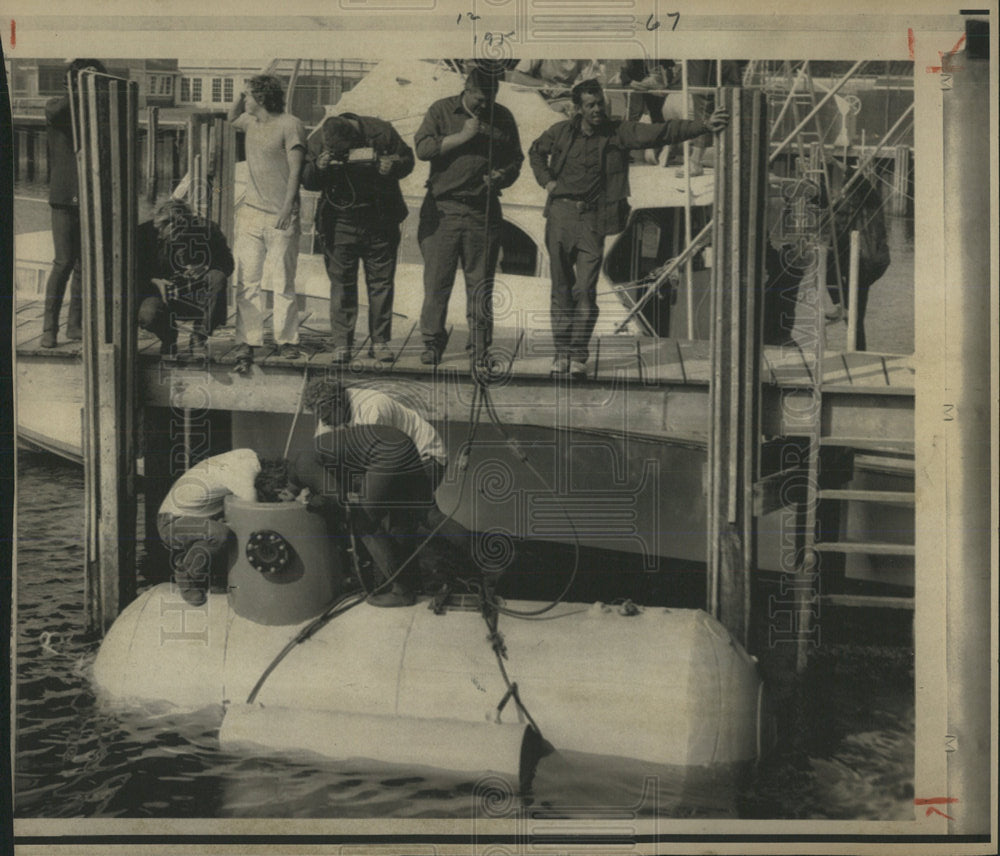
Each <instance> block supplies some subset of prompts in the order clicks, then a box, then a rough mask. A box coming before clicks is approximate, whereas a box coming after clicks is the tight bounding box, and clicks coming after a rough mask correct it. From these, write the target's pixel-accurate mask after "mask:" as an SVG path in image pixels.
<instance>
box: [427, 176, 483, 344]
mask: <svg viewBox="0 0 1000 856" xmlns="http://www.w3.org/2000/svg"><path fill="white" fill-rule="evenodd" d="M501 222H502V214H501V211H500V203H499V202H496V201H495V200H494V201H493V202H492V203H490V204H489V206H479V205H476V204H468V203H466V202H463V201H457V200H452V199H439V200H435V199H434V198H433V197H432V196H431V195H430V194H428V195H427V197H426V198H425V199H424V204H423V207H422V208H421V209H420V226H419V228H418V230H417V239H418V240H419V242H420V252H421V254H422V255H423V257H424V305H423V308H422V309H421V311H420V332H421V334H422V335H423V337H424V345H425V346H426V347H428V348H432V349H434V350H436V351H438V353H440V352H441V351H443V350H444V348H445V345H447V344H448V333H447V330H446V328H445V320H446V318H447V317H448V301H449V299H450V298H451V290H452V288H453V286H454V285H455V272H456V270H457V269H458V263H459V262H461V263H462V271H463V272H464V274H465V300H466V311H465V316H466V320H467V322H468V325H469V342H470V344H471V345H472V350H473V353H476V354H482V353H483V352H484V351H485V350H486V349H487V348H488V347H489V346H490V344H491V343H492V341H493V273H494V271H495V270H496V266H497V258H498V257H499V254H500V224H501Z"/></svg>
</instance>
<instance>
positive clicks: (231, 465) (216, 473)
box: [160, 449, 260, 517]
mask: <svg viewBox="0 0 1000 856" xmlns="http://www.w3.org/2000/svg"><path fill="white" fill-rule="evenodd" d="M259 473H260V461H259V460H258V458H257V453H256V452H255V451H254V450H253V449H234V450H233V451H232V452H224V453H223V454H221V455H215V456H214V457H211V458H206V459H205V460H204V461H200V462H199V463H197V464H195V465H194V466H193V467H191V469H189V470H188V471H187V472H186V473H184V475H182V476H181V477H180V478H179V479H177V481H176V482H174V486H173V487H172V488H170V493H168V494H167V497H166V499H164V500H163V503H162V504H161V505H160V514H176V515H178V516H180V517H214V516H215V515H217V514H221V513H222V509H223V501H224V500H225V498H226V497H227V496H229V495H230V494H233V495H234V496H238V497H239V498H240V499H245V500H247V501H248V502H256V501H257V489H256V488H255V487H254V481H255V480H256V479H257V476H258V474H259Z"/></svg>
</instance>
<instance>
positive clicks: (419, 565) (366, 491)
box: [289, 424, 478, 607]
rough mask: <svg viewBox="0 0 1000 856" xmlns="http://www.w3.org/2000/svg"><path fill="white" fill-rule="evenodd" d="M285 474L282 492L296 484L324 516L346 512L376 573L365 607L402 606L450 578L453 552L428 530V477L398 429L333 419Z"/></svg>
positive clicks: (436, 589)
mask: <svg viewBox="0 0 1000 856" xmlns="http://www.w3.org/2000/svg"><path fill="white" fill-rule="evenodd" d="M291 473H292V474H291V475H290V480H291V482H292V485H293V487H292V489H291V491H289V492H292V491H294V489H295V487H294V486H303V487H305V488H307V489H308V490H309V492H310V494H311V496H310V497H309V498H308V500H307V503H308V505H309V506H310V507H311V508H316V507H317V505H318V504H319V502H320V501H323V502H325V504H326V509H327V513H328V516H329V517H330V518H333V517H335V516H337V514H338V511H339V510H342V511H343V512H346V514H347V515H348V516H349V518H350V524H351V527H352V529H353V532H354V533H355V534H356V535H357V536H358V538H359V540H360V541H361V543H362V545H363V546H364V547H365V549H366V550H367V552H368V554H369V556H370V557H371V559H372V562H373V564H374V566H375V570H376V572H377V574H378V575H379V577H380V580H379V581H378V584H377V585H376V589H375V591H374V592H373V593H372V594H371V595H370V596H369V598H368V602H369V603H371V604H372V605H373V606H388V607H391V606H410V605H412V604H413V603H415V602H416V593H417V591H418V590H420V589H421V588H422V589H423V591H425V592H426V593H428V594H439V593H440V592H441V591H442V590H443V589H445V588H446V587H448V586H449V585H450V583H451V580H452V578H453V577H454V572H455V570H456V566H457V563H456V560H455V556H454V555H453V554H452V553H451V551H449V550H448V549H447V547H446V545H445V543H444V540H443V539H441V538H439V537H437V536H435V535H432V528H431V526H430V525H429V523H428V517H429V515H430V516H431V517H433V514H432V512H435V511H437V506H436V505H435V502H434V494H433V492H432V490H431V484H430V482H429V481H428V479H427V477H426V473H425V469H424V467H423V465H422V462H421V460H420V456H419V454H418V453H417V449H416V446H414V444H413V441H412V440H411V439H410V438H409V437H408V436H407V435H406V434H404V433H403V432H402V431H400V430H399V429H398V428H394V427H391V426H388V425H344V424H342V425H339V426H338V427H337V428H336V429H335V430H333V431H330V432H328V433H326V434H324V435H323V436H322V438H321V441H320V442H318V443H317V448H316V450H315V451H310V452H302V453H300V454H299V455H298V456H297V457H295V458H294V459H293V461H292V465H291ZM299 498H300V500H301V496H300V497H299ZM320 498H322V500H320ZM437 514H438V515H440V512H437ZM428 536H430V537H428ZM477 573H478V572H477Z"/></svg>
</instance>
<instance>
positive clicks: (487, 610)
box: [483, 600, 542, 736]
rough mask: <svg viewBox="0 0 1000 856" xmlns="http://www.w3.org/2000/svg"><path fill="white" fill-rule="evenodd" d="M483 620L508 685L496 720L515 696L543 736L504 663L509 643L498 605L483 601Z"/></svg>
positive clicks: (498, 719) (515, 701) (538, 732)
mask: <svg viewBox="0 0 1000 856" xmlns="http://www.w3.org/2000/svg"><path fill="white" fill-rule="evenodd" d="M483 620H484V621H485V622H486V627H487V629H488V630H489V631H490V632H489V635H488V636H487V637H486V639H487V641H488V642H489V643H490V647H491V648H492V649H493V653H494V654H495V655H496V658H497V667H498V668H499V669H500V676H501V677H502V678H503V681H504V683H505V684H506V685H507V692H505V693H504V694H503V697H502V698H501V699H500V702H499V704H497V712H496V722H497V724H499V723H500V714H501V713H502V712H503V709H504V707H506V705H507V702H508V701H510V700H511V699H512V698H513V699H514V703H515V704H516V705H517V708H518V710H520V711H521V713H523V714H524V717H525V719H527V720H528V722H529V723H530V725H531V727H532V728H533V729H535V732H536V733H537V734H538V735H539V736H541V734H542V730H541V729H540V728H539V727H538V723H537V722H535V719H534V717H533V716H532V715H531V713H530V712H529V711H528V708H527V707H526V706H525V704H524V702H523V701H521V695H520V693H519V692H518V689H517V683H516V682H515V681H511V679H510V675H508V674H507V667H506V666H504V663H503V661H504V660H505V659H507V643H506V642H505V641H504V638H503V634H502V633H501V632H500V630H499V628H498V627H497V622H498V616H497V610H496V607H495V606H491V605H490V603H489V602H488V601H486V600H484V601H483Z"/></svg>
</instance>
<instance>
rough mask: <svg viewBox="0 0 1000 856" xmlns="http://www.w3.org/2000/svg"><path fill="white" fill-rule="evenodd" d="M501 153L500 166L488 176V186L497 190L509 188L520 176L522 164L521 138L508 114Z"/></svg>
mask: <svg viewBox="0 0 1000 856" xmlns="http://www.w3.org/2000/svg"><path fill="white" fill-rule="evenodd" d="M503 125H504V132H505V134H506V139H505V141H504V146H503V149H504V150H503V152H502V154H501V166H499V167H498V168H497V169H494V170H493V172H492V174H491V175H490V184H492V185H493V187H495V188H496V189H497V190H503V189H504V188H505V187H510V186H511V185H512V184H513V183H514V182H515V181H517V177H518V176H519V175H520V174H521V164H522V163H524V152H523V151H521V137H520V135H519V134H518V132H517V122H515V121H514V117H513V115H511V114H508V115H507V116H506V117H505V121H504V123H503Z"/></svg>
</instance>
